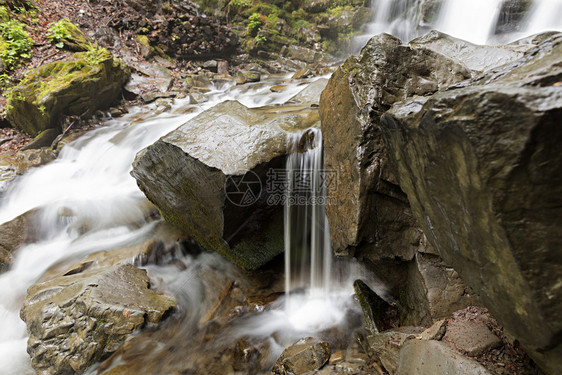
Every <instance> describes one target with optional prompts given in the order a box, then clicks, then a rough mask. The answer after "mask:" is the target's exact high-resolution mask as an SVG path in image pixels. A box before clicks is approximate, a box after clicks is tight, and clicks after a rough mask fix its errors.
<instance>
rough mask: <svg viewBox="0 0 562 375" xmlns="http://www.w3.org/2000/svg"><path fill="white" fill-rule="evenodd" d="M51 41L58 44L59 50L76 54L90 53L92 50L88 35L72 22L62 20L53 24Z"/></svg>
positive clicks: (50, 29)
mask: <svg viewBox="0 0 562 375" xmlns="http://www.w3.org/2000/svg"><path fill="white" fill-rule="evenodd" d="M49 32H50V36H49V40H51V41H52V42H53V43H55V44H56V46H57V48H62V49H66V50H69V51H74V52H82V51H88V50H90V49H92V43H91V42H90V41H89V40H88V38H87V37H86V35H84V33H83V32H82V30H80V29H79V28H78V26H76V25H75V24H73V23H72V22H70V21H69V20H67V19H62V20H60V21H58V22H55V23H53V24H51V27H50V28H49Z"/></svg>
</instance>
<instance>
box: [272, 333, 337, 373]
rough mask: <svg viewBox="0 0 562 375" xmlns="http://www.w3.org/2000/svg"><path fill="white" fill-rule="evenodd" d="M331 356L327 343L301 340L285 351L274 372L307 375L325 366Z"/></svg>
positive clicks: (313, 339) (308, 338)
mask: <svg viewBox="0 0 562 375" xmlns="http://www.w3.org/2000/svg"><path fill="white" fill-rule="evenodd" d="M330 354H331V351H330V345H329V344H328V343H327V342H324V341H320V340H318V339H315V338H312V337H307V338H304V339H300V340H299V341H297V342H296V343H294V344H293V345H291V346H289V347H288V348H287V349H285V350H284V351H283V354H281V356H280V357H279V359H278V360H277V362H276V363H275V365H274V366H273V370H272V371H273V373H274V374H278V375H284V374H295V375H299V374H305V373H307V372H309V371H314V370H318V369H319V368H320V367H322V366H324V364H325V363H326V362H328V359H329V358H330Z"/></svg>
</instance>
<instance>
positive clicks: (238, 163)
mask: <svg viewBox="0 0 562 375" xmlns="http://www.w3.org/2000/svg"><path fill="white" fill-rule="evenodd" d="M317 125H318V117H317V112H316V110H315V109H312V108H310V107H307V106H301V107H298V106H296V107H290V106H286V107H271V108H262V109H249V108H247V107H245V106H243V105H242V104H240V103H238V102H236V101H226V102H223V103H221V104H219V105H217V106H215V107H213V108H211V109H209V110H207V111H205V112H203V113H201V114H200V115H198V116H197V117H195V118H194V119H192V120H190V121H189V122H188V123H186V124H185V125H182V126H181V127H179V128H178V129H176V130H174V131H172V132H171V133H169V134H168V135H166V136H164V137H162V138H161V139H160V140H159V141H157V142H156V143H154V144H153V145H152V146H149V147H148V148H146V149H145V150H143V151H141V152H140V153H139V154H138V155H137V158H136V160H135V162H134V164H133V171H132V175H133V176H134V177H135V178H136V179H137V183H138V185H139V187H140V188H141V190H143V192H144V193H145V195H146V196H147V197H148V198H149V199H150V200H151V201H152V202H153V203H154V204H155V205H156V206H157V207H158V208H159V209H160V212H161V213H162V215H163V217H164V218H165V219H166V220H167V221H168V222H170V223H172V224H173V225H175V226H177V227H178V228H180V229H182V230H184V231H185V232H186V233H187V234H189V235H190V236H192V237H193V238H194V239H195V240H196V241H198V242H199V243H200V244H201V245H202V246H204V247H205V248H207V249H210V250H214V251H218V252H219V253H221V254H222V255H224V256H226V257H227V258H228V259H230V260H231V261H233V262H235V263H237V264H238V265H240V266H242V267H243V268H246V269H255V268H258V267H260V266H262V265H264V264H265V263H267V262H268V261H270V260H271V259H273V258H274V257H275V256H276V255H278V254H280V253H281V252H282V251H283V229H282V225H283V223H282V212H281V211H280V209H281V206H278V205H275V204H271V202H268V196H269V192H268V188H269V186H268V185H267V184H268V183H269V182H268V178H269V177H268V172H269V171H271V170H275V169H282V168H284V160H285V155H286V154H287V153H288V152H289V150H290V145H289V143H288V139H289V135H290V134H291V132H295V131H299V130H301V129H306V128H308V127H310V126H317ZM269 173H271V172H269ZM270 182H271V181H270ZM273 182H274V183H275V181H273Z"/></svg>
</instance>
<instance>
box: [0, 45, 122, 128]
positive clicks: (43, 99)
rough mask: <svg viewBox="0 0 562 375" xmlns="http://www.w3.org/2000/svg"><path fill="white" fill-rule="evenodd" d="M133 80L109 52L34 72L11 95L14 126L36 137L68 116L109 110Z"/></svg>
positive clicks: (75, 57)
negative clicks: (128, 80) (125, 85)
mask: <svg viewBox="0 0 562 375" xmlns="http://www.w3.org/2000/svg"><path fill="white" fill-rule="evenodd" d="M128 78H129V69H128V68H127V67H125V66H124V65H123V64H122V63H121V62H119V61H118V60H116V59H114V58H113V57H112V56H111V54H110V53H109V52H107V50H105V49H92V50H90V51H87V52H79V53H76V54H74V55H73V57H72V58H70V59H68V60H63V61H57V62H53V63H50V64H46V65H42V66H40V67H39V68H37V69H35V70H33V71H31V72H30V73H28V74H27V76H26V77H25V78H24V79H23V81H22V82H21V83H20V84H19V85H18V86H16V87H14V88H13V89H12V91H11V92H10V93H9V95H8V104H7V106H6V111H7V112H6V115H7V118H8V120H9V121H10V123H11V124H12V125H13V126H14V127H15V128H18V129H20V130H23V131H25V132H27V133H29V134H31V135H33V136H35V135H37V134H39V133H40V132H42V131H43V130H47V129H49V128H55V127H57V126H58V121H59V120H60V119H61V117H62V116H64V115H88V114H93V113H94V112H95V111H97V110H98V109H103V108H106V107H109V105H111V103H112V102H113V101H115V100H116V99H117V98H118V97H119V95H120V93H121V89H122V88H123V85H124V84H125V82H126V81H127V79H128Z"/></svg>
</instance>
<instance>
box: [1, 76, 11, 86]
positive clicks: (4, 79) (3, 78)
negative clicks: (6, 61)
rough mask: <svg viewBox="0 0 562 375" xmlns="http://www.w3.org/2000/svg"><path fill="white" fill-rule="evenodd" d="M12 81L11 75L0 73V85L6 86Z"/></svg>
mask: <svg viewBox="0 0 562 375" xmlns="http://www.w3.org/2000/svg"><path fill="white" fill-rule="evenodd" d="M9 83H10V76H9V75H7V74H6V73H2V74H0V87H6V86H8V84H9Z"/></svg>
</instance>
